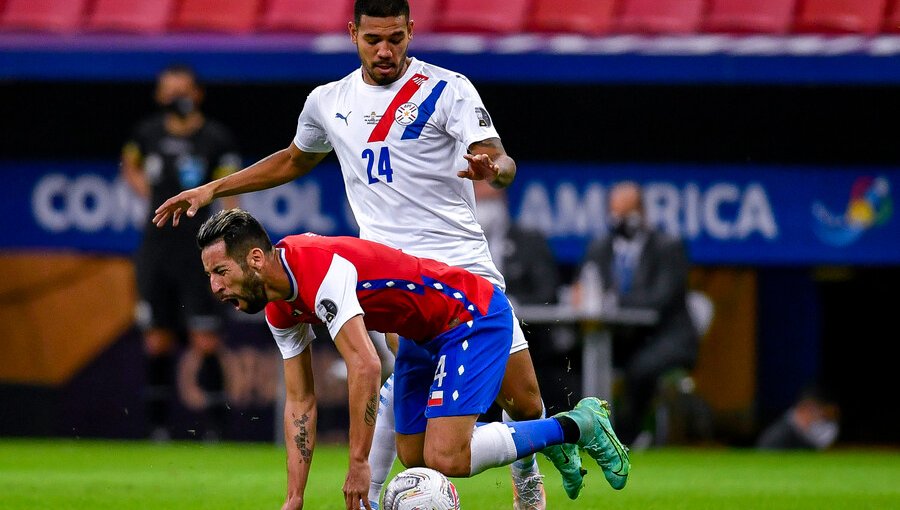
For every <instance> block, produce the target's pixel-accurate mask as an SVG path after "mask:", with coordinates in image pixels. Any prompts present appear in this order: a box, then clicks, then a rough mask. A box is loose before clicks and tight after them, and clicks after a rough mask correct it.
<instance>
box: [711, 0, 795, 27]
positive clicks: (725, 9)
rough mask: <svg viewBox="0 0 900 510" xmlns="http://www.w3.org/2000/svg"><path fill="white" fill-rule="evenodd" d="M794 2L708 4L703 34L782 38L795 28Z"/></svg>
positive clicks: (737, 0)
mask: <svg viewBox="0 0 900 510" xmlns="http://www.w3.org/2000/svg"><path fill="white" fill-rule="evenodd" d="M796 5H797V1H796V0H710V2H709V9H708V11H707V13H706V19H705V21H704V24H703V31H704V32H730V33H768V34H784V33H787V32H790V31H791V28H792V27H793V26H794V11H795V8H796Z"/></svg>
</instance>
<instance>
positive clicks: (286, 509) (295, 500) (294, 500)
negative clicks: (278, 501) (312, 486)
mask: <svg viewBox="0 0 900 510" xmlns="http://www.w3.org/2000/svg"><path fill="white" fill-rule="evenodd" d="M302 509H303V496H291V497H289V498H288V499H287V500H286V501H285V502H284V504H283V505H281V510H302Z"/></svg>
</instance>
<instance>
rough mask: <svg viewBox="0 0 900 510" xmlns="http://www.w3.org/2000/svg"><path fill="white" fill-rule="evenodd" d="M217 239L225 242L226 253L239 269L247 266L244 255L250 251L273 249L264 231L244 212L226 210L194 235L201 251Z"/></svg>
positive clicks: (220, 212)
mask: <svg viewBox="0 0 900 510" xmlns="http://www.w3.org/2000/svg"><path fill="white" fill-rule="evenodd" d="M219 239H222V240H223V241H225V253H227V254H228V256H229V257H231V258H232V259H234V260H236V261H237V262H238V264H240V265H241V267H243V266H244V265H245V264H246V263H247V260H246V259H247V253H249V252H250V250H252V249H253V248H262V250H263V251H265V252H269V251H271V250H272V241H271V240H270V239H269V234H267V233H266V229H264V228H263V226H262V225H261V224H260V223H259V221H257V220H256V218H254V217H253V216H252V215H251V214H250V213H248V212H247V211H245V210H243V209H237V208H235V209H225V210H222V211H219V212H217V213H216V214H214V215H213V216H212V217H211V218H209V219H208V220H206V221H205V222H203V225H202V226H201V227H200V232H198V233H197V246H199V247H200V249H201V250H202V249H204V248H206V247H207V246H210V245H212V244H214V243H215V242H216V241H218V240H219Z"/></svg>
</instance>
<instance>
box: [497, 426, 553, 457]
mask: <svg viewBox="0 0 900 510" xmlns="http://www.w3.org/2000/svg"><path fill="white" fill-rule="evenodd" d="M505 424H506V426H507V427H509V428H510V431H512V432H513V434H512V438H513V442H514V443H515V445H516V454H517V456H518V457H519V458H521V457H524V456H526V455H531V454H532V453H537V452H539V451H541V450H543V449H544V448H546V447H548V446H551V445H555V444H562V442H563V430H562V427H561V426H560V425H559V422H558V421H556V420H554V419H553V418H544V419H542V420H529V421H508V422H505Z"/></svg>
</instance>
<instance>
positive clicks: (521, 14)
mask: <svg viewBox="0 0 900 510" xmlns="http://www.w3.org/2000/svg"><path fill="white" fill-rule="evenodd" d="M530 7H531V5H530V3H529V1H528V0H446V1H445V2H444V5H443V9H442V11H443V14H442V15H441V16H440V18H439V21H438V24H437V26H436V29H437V31H440V32H482V33H496V34H513V33H517V32H523V31H525V24H526V21H527V19H528V9H529V8H530Z"/></svg>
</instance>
